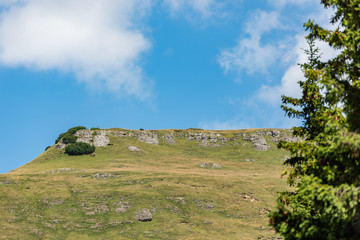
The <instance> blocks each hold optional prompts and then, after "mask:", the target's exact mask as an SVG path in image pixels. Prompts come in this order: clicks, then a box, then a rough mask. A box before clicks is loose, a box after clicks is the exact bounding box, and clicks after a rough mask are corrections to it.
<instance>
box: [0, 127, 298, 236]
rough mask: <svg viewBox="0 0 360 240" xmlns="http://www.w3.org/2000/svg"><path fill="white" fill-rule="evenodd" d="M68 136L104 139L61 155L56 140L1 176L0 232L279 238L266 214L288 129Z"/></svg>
mask: <svg viewBox="0 0 360 240" xmlns="http://www.w3.org/2000/svg"><path fill="white" fill-rule="evenodd" d="M124 134H126V135H124ZM75 135H77V136H78V140H77V141H87V142H88V143H90V144H92V143H94V140H95V138H97V136H103V137H107V138H108V140H109V142H108V143H107V145H104V146H103V147H96V150H95V153H96V155H94V156H92V155H81V156H68V155H67V154H65V153H64V148H58V147H57V146H59V144H61V141H60V142H59V143H57V144H54V145H53V146H51V147H50V148H49V149H47V150H46V151H45V152H44V153H42V154H41V155H40V156H39V157H37V158H36V159H34V160H33V161H31V162H30V163H28V164H25V165H23V166H21V167H19V168H17V169H15V170H13V171H11V172H10V173H8V174H2V175H0V191H2V192H3V196H1V197H0V198H1V200H2V202H4V203H6V204H4V205H3V206H1V208H0V230H1V231H2V232H3V233H4V235H3V236H5V237H3V238H2V237H0V239H7V238H6V237H8V238H9V239H11V238H10V237H13V239H48V238H53V237H57V238H59V239H79V238H81V239H102V238H106V239H274V238H275V237H278V236H277V235H276V234H275V232H274V231H273V230H272V229H271V228H270V227H268V225H267V221H268V220H267V217H266V216H267V213H268V212H269V210H270V209H271V208H273V207H275V205H276V201H275V200H276V195H277V192H279V191H283V190H285V189H287V186H286V183H285V182H284V180H282V179H281V178H280V175H281V172H282V171H283V169H284V167H283V166H282V163H283V160H284V159H285V158H286V157H287V153H286V152H285V151H284V150H280V149H277V147H276V145H277V142H278V141H279V140H294V141H295V140H297V139H295V138H293V137H292V136H291V131H290V130H288V129H242V130H202V129H162V130H130V129H120V128H111V129H97V130H79V131H77V132H76V133H75ZM155 140H157V141H155ZM131 149H132V150H131ZM144 209H145V210H144ZM149 213H150V214H151V219H149V218H146V216H147V217H149V216H150V214H149ZM139 214H140V215H139ZM141 214H142V215H141ZM35 215H38V216H40V217H35ZM139 219H147V220H146V221H142V220H139ZM54 221H55V222H56V223H54ZM18 228H21V229H24V230H22V231H17V230H18ZM14 236H15V237H14Z"/></svg>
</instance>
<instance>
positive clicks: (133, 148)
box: [128, 146, 141, 152]
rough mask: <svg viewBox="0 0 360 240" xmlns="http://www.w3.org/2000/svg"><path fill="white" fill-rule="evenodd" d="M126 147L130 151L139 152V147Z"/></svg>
mask: <svg viewBox="0 0 360 240" xmlns="http://www.w3.org/2000/svg"><path fill="white" fill-rule="evenodd" d="M128 149H129V150H130V151H132V152H140V151H141V150H140V148H138V147H135V146H128Z"/></svg>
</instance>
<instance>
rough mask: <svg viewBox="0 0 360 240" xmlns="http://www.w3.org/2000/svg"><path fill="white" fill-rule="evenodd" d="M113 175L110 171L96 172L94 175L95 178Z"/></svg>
mask: <svg viewBox="0 0 360 240" xmlns="http://www.w3.org/2000/svg"><path fill="white" fill-rule="evenodd" d="M110 177H111V174H110V173H96V174H95V175H94V178H97V179H100V178H102V179H106V178H110Z"/></svg>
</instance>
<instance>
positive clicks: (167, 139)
mask: <svg viewBox="0 0 360 240" xmlns="http://www.w3.org/2000/svg"><path fill="white" fill-rule="evenodd" d="M162 139H163V140H164V142H165V143H168V144H175V143H176V141H175V138H174V134H172V133H169V134H165V135H164V136H162Z"/></svg>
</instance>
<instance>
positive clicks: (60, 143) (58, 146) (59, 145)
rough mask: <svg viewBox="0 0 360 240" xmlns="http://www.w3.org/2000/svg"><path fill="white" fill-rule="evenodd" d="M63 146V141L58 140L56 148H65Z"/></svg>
mask: <svg viewBox="0 0 360 240" xmlns="http://www.w3.org/2000/svg"><path fill="white" fill-rule="evenodd" d="M65 147H66V144H65V143H63V142H62V141H60V142H59V143H58V144H57V145H56V148H58V149H63V148H65Z"/></svg>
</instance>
